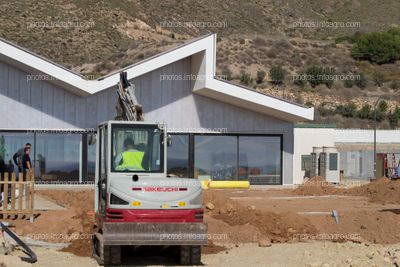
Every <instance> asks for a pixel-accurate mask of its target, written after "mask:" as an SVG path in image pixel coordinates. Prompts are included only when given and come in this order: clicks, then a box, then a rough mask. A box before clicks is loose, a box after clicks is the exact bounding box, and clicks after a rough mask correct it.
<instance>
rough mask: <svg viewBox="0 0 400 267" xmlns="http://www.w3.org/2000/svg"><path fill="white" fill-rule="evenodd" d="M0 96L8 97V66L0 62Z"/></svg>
mask: <svg viewBox="0 0 400 267" xmlns="http://www.w3.org/2000/svg"><path fill="white" fill-rule="evenodd" d="M0 94H2V95H4V96H8V65H7V64H5V63H3V62H0Z"/></svg>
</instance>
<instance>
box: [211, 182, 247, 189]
mask: <svg viewBox="0 0 400 267" xmlns="http://www.w3.org/2000/svg"><path fill="white" fill-rule="evenodd" d="M207 187H208V188H250V182H249V181H209V182H208V185H207Z"/></svg>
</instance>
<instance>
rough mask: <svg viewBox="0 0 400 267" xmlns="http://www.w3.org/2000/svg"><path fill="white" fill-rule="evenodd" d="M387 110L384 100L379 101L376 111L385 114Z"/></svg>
mask: <svg viewBox="0 0 400 267" xmlns="http://www.w3.org/2000/svg"><path fill="white" fill-rule="evenodd" d="M387 109H388V103H387V102H386V101H385V100H381V101H380V102H379V104H378V110H379V111H380V112H383V113H386V111H387Z"/></svg>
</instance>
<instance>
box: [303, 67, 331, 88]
mask: <svg viewBox="0 0 400 267" xmlns="http://www.w3.org/2000/svg"><path fill="white" fill-rule="evenodd" d="M306 75H307V76H306V77H307V80H308V82H309V83H310V84H311V86H312V87H315V86H317V85H319V84H325V85H326V86H327V87H328V88H331V87H332V85H333V83H334V82H335V75H336V71H335V69H334V68H329V67H326V68H322V67H318V66H311V67H309V68H307V70H306Z"/></svg>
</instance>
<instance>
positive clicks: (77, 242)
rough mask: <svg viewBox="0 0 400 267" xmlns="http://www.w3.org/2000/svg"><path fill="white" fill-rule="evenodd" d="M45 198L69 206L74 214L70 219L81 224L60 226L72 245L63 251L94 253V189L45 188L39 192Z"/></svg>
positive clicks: (83, 253) (86, 254)
mask: <svg viewBox="0 0 400 267" xmlns="http://www.w3.org/2000/svg"><path fill="white" fill-rule="evenodd" d="M38 193H39V194H40V195H42V196H43V197H45V198H48V199H50V200H52V201H55V202H56V203H57V204H59V205H61V206H64V207H67V208H69V210H68V212H71V214H72V216H71V217H70V221H73V222H74V223H76V224H78V225H79V228H74V227H72V228H71V227H68V228H66V229H62V228H60V229H59V231H60V232H66V235H67V236H70V238H69V239H68V241H69V242H71V245H70V246H69V247H67V248H64V249H63V250H62V251H66V252H71V253H73V254H75V255H78V256H90V255H91V253H92V246H91V235H92V233H93V227H94V213H93V211H94V192H93V190H79V191H75V190H70V191H66V190H62V191H60V190H43V191H39V192H38Z"/></svg>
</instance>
